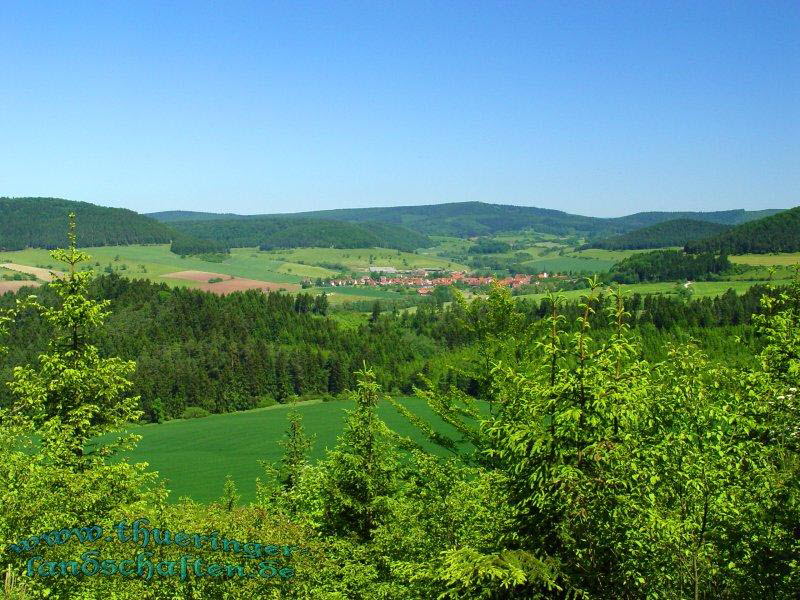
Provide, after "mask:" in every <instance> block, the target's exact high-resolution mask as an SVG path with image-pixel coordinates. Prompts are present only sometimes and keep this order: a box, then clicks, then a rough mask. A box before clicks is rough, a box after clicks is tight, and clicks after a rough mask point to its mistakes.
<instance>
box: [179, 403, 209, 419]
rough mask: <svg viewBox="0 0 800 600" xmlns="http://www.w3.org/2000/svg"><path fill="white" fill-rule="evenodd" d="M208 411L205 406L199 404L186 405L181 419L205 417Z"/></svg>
mask: <svg viewBox="0 0 800 600" xmlns="http://www.w3.org/2000/svg"><path fill="white" fill-rule="evenodd" d="M208 415H209V412H208V411H207V410H206V409H205V408H200V407H199V406H187V407H186V410H184V411H183V413H182V414H181V419H201V418H203V417H207V416H208Z"/></svg>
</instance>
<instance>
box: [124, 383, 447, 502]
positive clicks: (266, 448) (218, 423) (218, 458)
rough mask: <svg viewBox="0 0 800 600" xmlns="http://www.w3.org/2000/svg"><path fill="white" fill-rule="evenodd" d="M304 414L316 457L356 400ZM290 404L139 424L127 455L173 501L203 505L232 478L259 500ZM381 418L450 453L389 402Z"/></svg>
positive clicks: (311, 405)
mask: <svg viewBox="0 0 800 600" xmlns="http://www.w3.org/2000/svg"><path fill="white" fill-rule="evenodd" d="M401 402H403V403H404V404H405V405H406V406H408V407H409V408H411V409H412V410H413V411H414V412H415V413H416V414H418V415H420V416H421V417H423V418H424V419H426V420H428V421H429V422H431V423H434V424H435V426H436V427H437V429H438V430H439V431H442V432H444V433H447V434H450V435H453V436H455V435H456V432H455V430H454V429H453V428H452V427H450V426H449V425H446V424H445V423H443V422H441V421H440V420H439V419H438V418H437V417H435V415H433V413H432V412H431V410H430V409H429V408H428V406H427V404H426V403H425V402H424V401H423V400H421V399H419V398H402V399H401ZM296 406H297V409H298V411H300V413H301V414H302V415H303V425H304V427H305V429H306V432H307V433H309V434H313V435H316V439H315V441H314V447H313V451H312V459H319V458H320V457H322V456H324V454H325V449H326V448H333V447H334V446H335V444H336V436H337V435H338V434H339V433H340V432H341V429H342V423H343V420H344V417H345V413H344V411H345V409H350V408H352V406H353V403H352V401H349V400H345V401H333V402H321V401H319V400H312V401H308V402H302V403H299V404H297V405H296ZM289 408H290V407H289V406H287V405H278V406H272V407H270V408H265V409H256V410H251V411H246V412H238V413H229V414H223V415H211V416H208V417H205V418H202V419H189V420H175V421H168V422H166V423H163V424H160V425H157V424H151V425H140V426H135V427H132V428H131V429H130V430H129V431H130V432H132V433H136V434H138V435H141V436H142V440H141V441H140V442H139V445H138V446H137V448H136V449H135V450H134V451H133V452H131V453H129V454H128V457H129V460H130V461H131V462H147V463H149V465H150V467H149V468H150V470H152V471H158V472H159V473H160V475H161V477H162V479H164V480H166V482H167V487H168V488H169V489H170V490H172V495H171V500H172V501H177V499H178V498H179V497H180V496H188V497H190V498H192V499H194V500H197V501H200V502H207V501H209V500H213V499H216V498H218V497H219V496H220V495H221V494H222V486H223V484H224V482H225V477H226V476H227V475H230V476H231V477H232V478H233V479H234V481H235V482H236V485H237V486H238V488H239V491H240V492H241V494H242V497H243V499H244V500H245V501H249V500H253V499H254V498H255V480H256V477H259V476H261V477H262V478H263V469H262V468H261V466H260V464H259V461H262V460H263V461H268V462H278V461H279V460H280V458H281V456H282V455H283V449H282V448H281V446H280V445H279V444H278V442H279V441H280V440H281V439H282V438H283V435H284V432H285V431H286V428H287V423H288V421H287V418H286V413H287V411H288V410H289ZM378 413H379V415H380V416H381V417H382V418H383V419H384V420H385V421H386V422H387V423H388V424H389V426H390V427H391V428H392V429H394V430H395V431H397V432H398V433H400V434H401V435H409V436H411V437H412V438H413V439H415V440H417V441H418V442H420V443H422V445H423V446H424V447H425V448H427V449H433V450H435V451H436V452H437V453H439V454H441V455H445V454H446V452H445V451H444V450H442V449H440V448H438V447H435V448H434V447H433V446H432V445H430V444H428V443H426V442H423V440H422V438H421V436H420V435H419V433H418V431H417V430H416V429H415V428H414V427H413V426H411V425H410V424H409V423H408V421H406V420H405V418H404V417H403V416H402V415H400V414H399V413H398V412H397V411H396V410H395V409H394V407H392V406H391V405H390V404H389V403H388V402H381V403H380V404H379V406H378Z"/></svg>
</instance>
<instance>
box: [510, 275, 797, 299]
mask: <svg viewBox="0 0 800 600" xmlns="http://www.w3.org/2000/svg"><path fill="white" fill-rule="evenodd" d="M789 282H790V280H789V279H779V280H775V281H773V282H772V283H775V284H776V285H783V284H787V283H789ZM763 283H765V282H763V281H696V282H694V283H692V285H691V286H690V289H691V290H692V297H693V298H703V297H706V296H708V297H714V296H720V295H722V294H724V293H725V292H727V291H728V290H729V289H731V288H732V289H733V290H734V291H735V292H736V293H737V294H741V293H742V292H745V291H747V290H748V289H749V288H750V287H752V286H753V285H757V284H763ZM620 288H621V289H622V290H623V292H624V293H627V294H634V293H639V294H642V295H645V294H677V293H678V288H677V287H676V284H675V283H673V282H663V283H630V284H624V285H620ZM587 293H588V290H586V289H583V290H569V291H566V292H559V294H560V295H561V296H564V297H565V298H566V299H568V300H576V299H578V298H580V297H581V296H583V295H585V294H587ZM544 297H545V293H544V292H543V293H540V294H523V295H521V296H517V298H536V299H540V298H544Z"/></svg>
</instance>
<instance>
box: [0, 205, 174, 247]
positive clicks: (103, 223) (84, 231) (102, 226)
mask: <svg viewBox="0 0 800 600" xmlns="http://www.w3.org/2000/svg"><path fill="white" fill-rule="evenodd" d="M70 212H74V213H75V215H76V217H77V233H78V245H79V246H82V247H86V246H124V245H127V244H164V243H169V242H170V241H171V240H172V239H173V238H175V237H176V234H175V231H174V230H173V229H172V228H170V227H169V226H167V225H165V224H163V223H159V222H158V221H156V220H154V219H151V218H149V217H146V216H143V215H140V214H138V213H136V212H134V211H132V210H128V209H125V208H108V207H105V206H97V205H95V204H89V203H88V202H74V201H71V200H62V199H60V198H0V249H1V250H22V249H24V248H28V247H31V248H56V247H59V246H62V247H63V246H64V244H65V242H66V230H67V216H68V215H69V213H70Z"/></svg>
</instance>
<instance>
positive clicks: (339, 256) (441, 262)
mask: <svg viewBox="0 0 800 600" xmlns="http://www.w3.org/2000/svg"><path fill="white" fill-rule="evenodd" d="M263 254H264V255H265V256H269V257H271V258H273V259H274V260H279V261H282V262H291V263H301V262H302V263H305V264H306V265H311V266H323V267H324V266H325V265H332V264H337V265H343V266H344V267H346V268H347V269H350V270H354V271H359V270H366V269H367V268H368V267H371V266H373V267H394V268H396V269H397V270H405V269H420V268H425V267H428V268H434V269H448V270H456V271H458V270H467V269H468V267H467V266H465V265H462V264H459V263H456V262H453V261H451V260H448V259H446V258H441V257H436V256H430V255H427V254H414V253H412V252H400V251H398V250H388V249H386V248H287V249H280V250H270V251H269V252H264V253H263ZM326 268H327V267H326Z"/></svg>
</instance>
